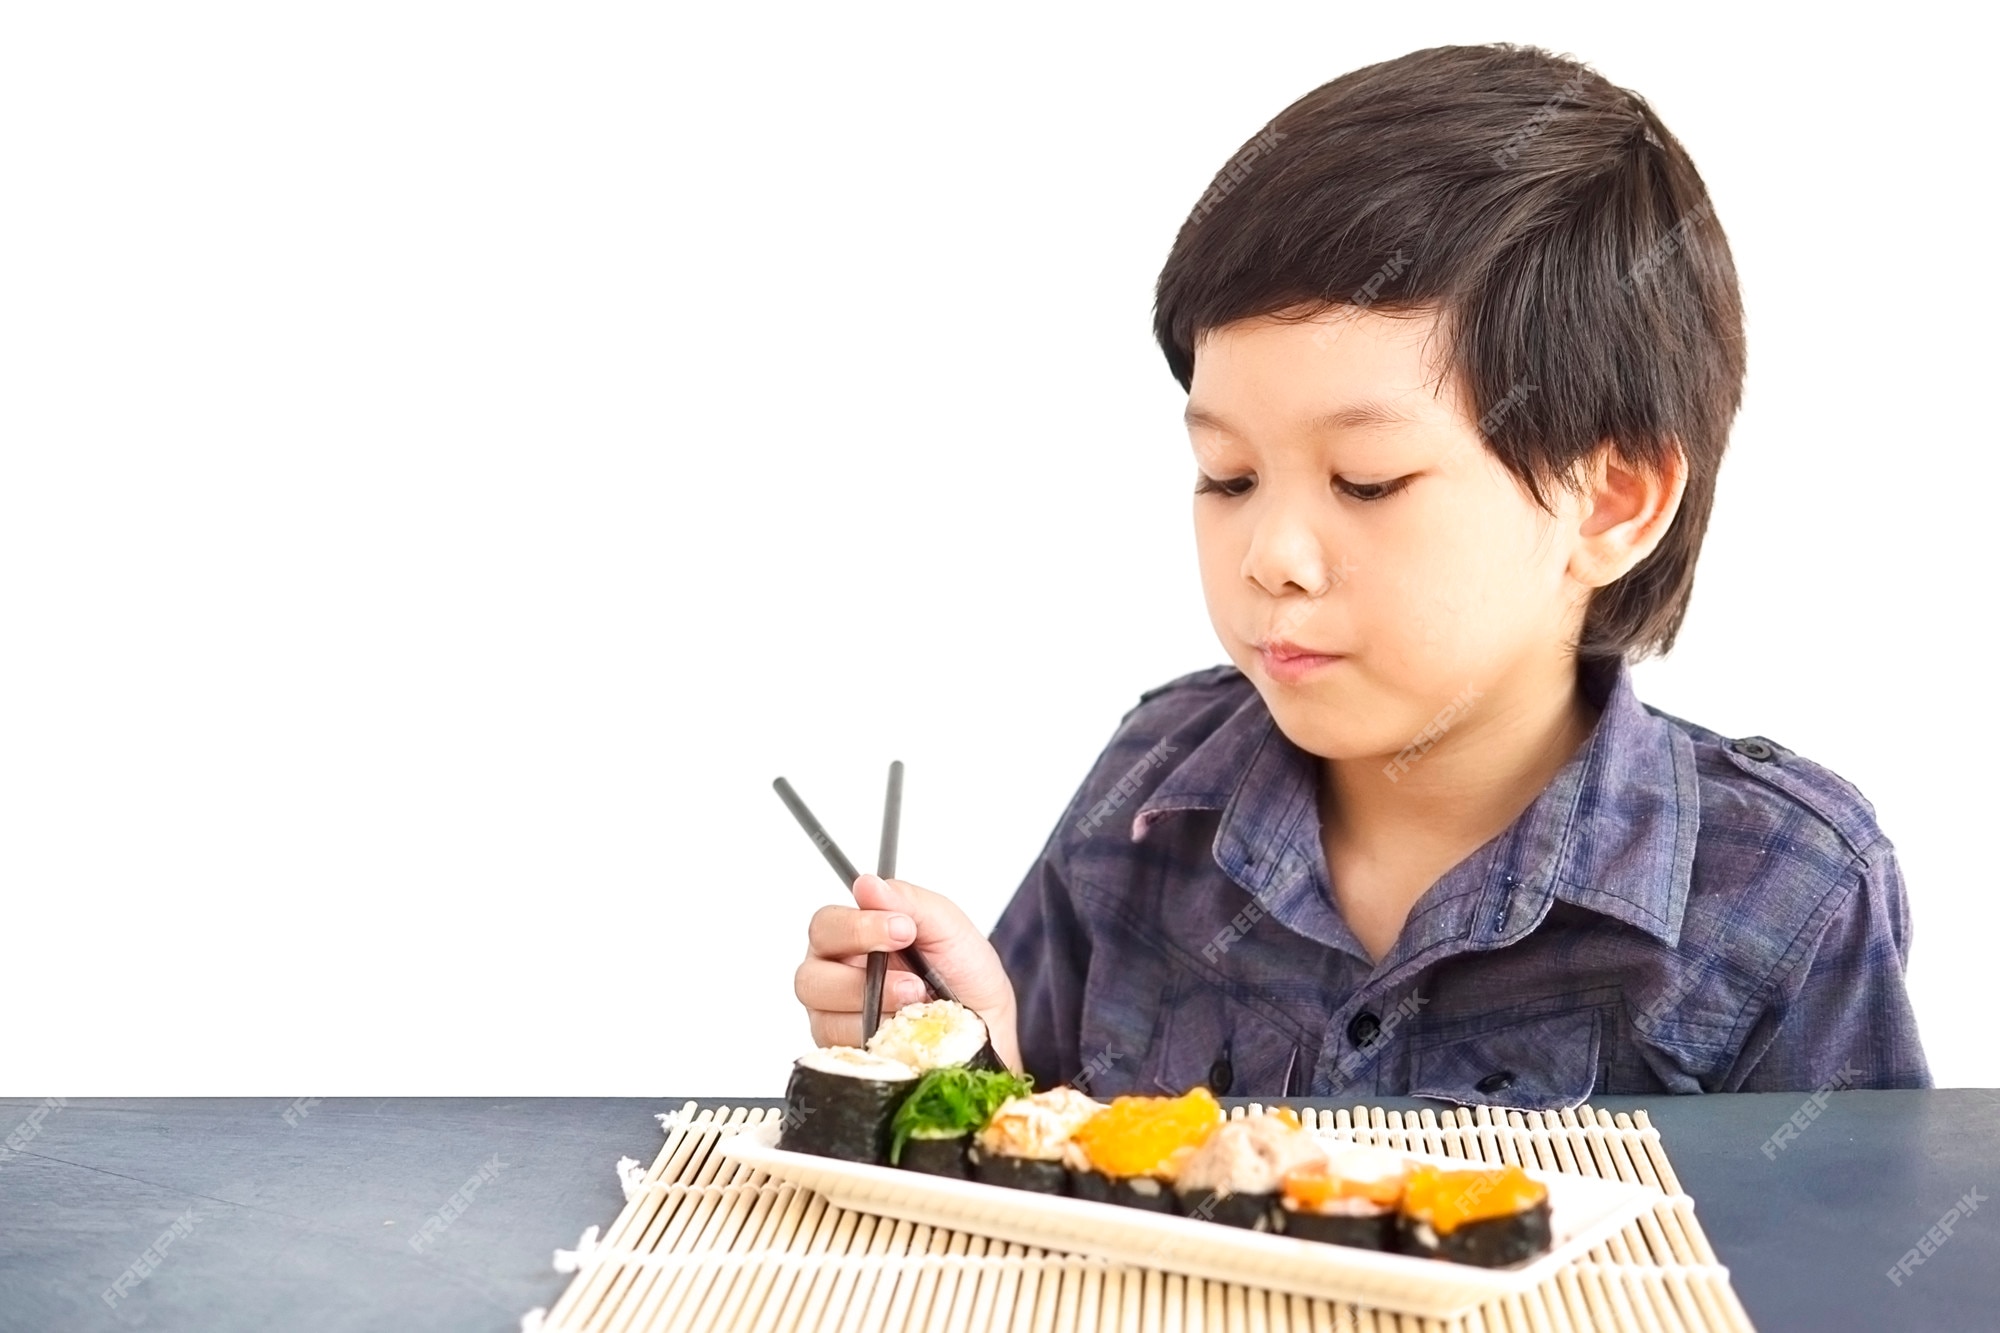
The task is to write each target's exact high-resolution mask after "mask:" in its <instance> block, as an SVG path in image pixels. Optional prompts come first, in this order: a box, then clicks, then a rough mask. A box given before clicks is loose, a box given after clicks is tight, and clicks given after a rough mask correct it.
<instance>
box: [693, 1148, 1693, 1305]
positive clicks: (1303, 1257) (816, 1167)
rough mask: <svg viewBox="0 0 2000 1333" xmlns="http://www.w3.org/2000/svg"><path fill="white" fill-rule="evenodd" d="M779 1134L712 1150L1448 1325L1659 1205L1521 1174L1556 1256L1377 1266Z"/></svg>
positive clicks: (1617, 1185) (1410, 1258) (954, 1217)
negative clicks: (1540, 1202) (788, 1141)
mask: <svg viewBox="0 0 2000 1333" xmlns="http://www.w3.org/2000/svg"><path fill="white" fill-rule="evenodd" d="M778 1131H779V1125H778V1124H777V1123H775V1122H773V1123H771V1124H766V1125H758V1126H755V1127H754V1128H748V1129H744V1130H741V1131H739V1132H738V1133H735V1134H732V1135H729V1136H727V1137H725V1138H724V1139H723V1140H722V1142H721V1144H720V1145H719V1147H718V1149H717V1151H719V1152H720V1153H721V1154H722V1155H723V1156H725V1157H728V1158H731V1159H733V1160H735V1161H739V1162H743V1163H745V1164H747V1165H749V1166H752V1167H754V1168H756V1169H757V1170H760V1171H767V1172H769V1173H770V1174H771V1175H772V1176H774V1177H775V1178H777V1179H779V1180H788V1181H790V1182H792V1183H793V1184H795V1185H800V1186H803V1187H805V1188H807V1189H811V1190H815V1191H817V1192H818V1193H820V1194H822V1195H825V1196H826V1198H827V1200H828V1202H830V1203H833V1204H836V1205H838V1206H839V1207H842V1208H849V1209H854V1210H857V1211H860V1212H868V1213H878V1214H881V1215H882V1216H885V1217H894V1218H900V1219H903V1220H906V1221H910V1222H922V1223H927V1224H929V1225H931V1226H939V1227H948V1228H950V1229H952V1230H954V1231H968V1232H974V1233H976V1234H978V1235H982V1236H991V1237H994V1238H996V1239H999V1240H1005V1241H1014V1242H1016V1243H1018V1244H1022V1245H1033V1246H1036V1247H1038V1248H1041V1249H1046V1250H1062V1251H1066V1252H1069V1253H1072V1254H1087V1255H1094V1256H1097V1257H1099V1258H1102V1259H1108V1260H1112V1261H1114V1262H1118V1263H1128V1264H1134V1265H1137V1266H1139V1267H1142V1268H1157V1269H1163V1270H1166V1271H1168V1272H1175V1273H1185V1274H1188V1275H1189V1276H1192V1277H1204V1278H1217V1279H1220V1280H1221V1281H1224V1282H1240V1283H1243V1284H1245V1285H1247V1286H1252V1287H1265V1288H1270V1289H1273V1290H1277V1291H1288V1292H1297V1293H1299V1294H1301V1295H1305V1296H1319V1297H1324V1298H1326V1299H1329V1300H1338V1301H1354V1302H1357V1303H1360V1304H1363V1305H1371V1306H1375V1307H1378V1308H1380V1309H1384V1310H1397V1311H1403V1312H1406V1313H1409V1314H1415V1315H1427V1316H1430V1317H1432V1318H1437V1319H1449V1318H1451V1317H1452V1316H1454V1315H1457V1314H1460V1313H1462V1312H1464V1311H1466V1310H1469V1309H1472V1308H1473V1307H1475V1306H1478V1305H1481V1304H1483V1303H1485V1302H1486V1301H1490V1300H1492V1299H1493V1298H1494V1297H1496V1296H1505V1295H1508V1294H1510V1293H1516V1292H1525V1291H1528V1290H1531V1289H1532V1288H1534V1287H1536V1286H1539V1285H1540V1284H1541V1283H1542V1282H1543V1281H1544V1280H1546V1279H1547V1278H1549V1277H1550V1276H1551V1275H1553V1274H1554V1273H1555V1272H1556V1270H1557V1269H1559V1268H1561V1267H1562V1266H1563V1265H1564V1264H1566V1263H1568V1262H1570V1261H1571V1260H1572V1259H1576V1258H1579V1257H1581V1256H1582V1255H1583V1254H1585V1253H1586V1252H1588V1251H1589V1250H1590V1249H1591V1248H1592V1247H1593V1246H1596V1245H1599V1244H1601V1243H1603V1242H1604V1241H1605V1240H1607V1239H1609V1238H1610V1237H1611V1236H1613V1235H1615V1234H1616V1233H1617V1232H1618V1231H1619V1230H1620V1229H1621V1228H1622V1227H1624V1226H1625V1224H1626V1223H1628V1222H1630V1221H1632V1220H1633V1219H1634V1218H1636V1217H1639V1216H1641V1215H1643V1214H1644V1213H1646V1212H1648V1211H1650V1210H1651V1209H1652V1207H1653V1205H1655V1204H1656V1203H1658V1202H1659V1201H1660V1200H1661V1199H1663V1198H1664V1197H1666V1196H1665V1195H1663V1194H1662V1193H1661V1192H1660V1191H1658V1190H1656V1189H1652V1188H1650V1187H1648V1186H1644V1185H1636V1184H1628V1183H1626V1182H1624V1181H1616V1180H1599V1179H1596V1178H1594V1177H1590V1176H1573V1175H1565V1174H1562V1173H1560V1172H1554V1171H1538V1170H1533V1169H1529V1170H1528V1174H1529V1175H1530V1176H1533V1177H1534V1178H1535V1179H1536V1180H1540V1181H1543V1182H1544V1183H1546V1184H1547V1185H1548V1187H1549V1215H1550V1226H1551V1229H1552V1231H1553V1232H1554V1241H1555V1243H1554V1245H1553V1246H1552V1247H1551V1249H1550V1250H1549V1252H1548V1253H1547V1254H1545V1255H1542V1256H1541V1257H1540V1258H1538V1259H1535V1260H1533V1261H1531V1262H1529V1263H1525V1264H1520V1265H1517V1266H1515V1267H1512V1268H1475V1267H1473V1266H1472V1265H1470V1264H1459V1263H1453V1262H1451V1261H1450V1260H1445V1259H1423V1258H1418V1257H1416V1256H1414V1255H1408V1254H1383V1253H1380V1252H1378V1251H1375V1250H1364V1249H1359V1248H1356V1247H1354V1246H1349V1245H1331V1244H1327V1243H1325V1242H1321V1241H1309V1240H1300V1239H1299V1238H1298V1237H1296V1236H1274V1235H1269V1234H1266V1233H1264V1232H1257V1231H1246V1230H1243V1229H1242V1228H1240V1227H1231V1226H1224V1225H1222V1224H1221V1223H1218V1222H1210V1221H1206V1220H1203V1219H1200V1218H1191V1217H1171V1216H1166V1215H1163V1214H1159V1213H1148V1212H1143V1211H1141V1210H1139V1209H1136V1208H1122V1207H1119V1206H1118V1205H1116V1204H1108V1203H1095V1202H1092V1201H1090V1200H1088V1199H1072V1198H1068V1197H1065V1196H1061V1195H1048V1194H1034V1193H1031V1192H1029V1191H1026V1190H1015V1189H1006V1188H1003V1187H1001V1186H998V1185H985V1184H981V1183H979V1182H977V1181H967V1180H948V1179H945V1178H944V1177H942V1176H930V1175H925V1174H923V1173H922V1172H918V1171H903V1170H899V1169H897V1168H895V1167H887V1166H870V1165H867V1164H865V1163H861V1162H844V1161H841V1160H839V1159H837V1158H832V1157H815V1156H813V1155H811V1154H808V1153H797V1152H786V1151H784V1150H783V1149H780V1148H779V1147H777V1146H776V1145H777V1137H778ZM1328 1137H1333V1138H1345V1137H1347V1136H1345V1135H1329V1136H1328ZM1403 1155H1404V1156H1405V1157H1408V1158H1410V1159H1411V1160H1412V1161H1420V1162H1437V1163H1440V1164H1441V1165H1445V1166H1454V1167H1461V1168H1463V1167H1468V1166H1477V1165H1479V1164H1478V1163H1475V1162H1468V1161H1467V1160H1465V1159H1464V1158H1458V1157H1433V1156H1429V1155H1426V1154H1424V1153H1413V1152H1406V1153H1404V1154H1403Z"/></svg>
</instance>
